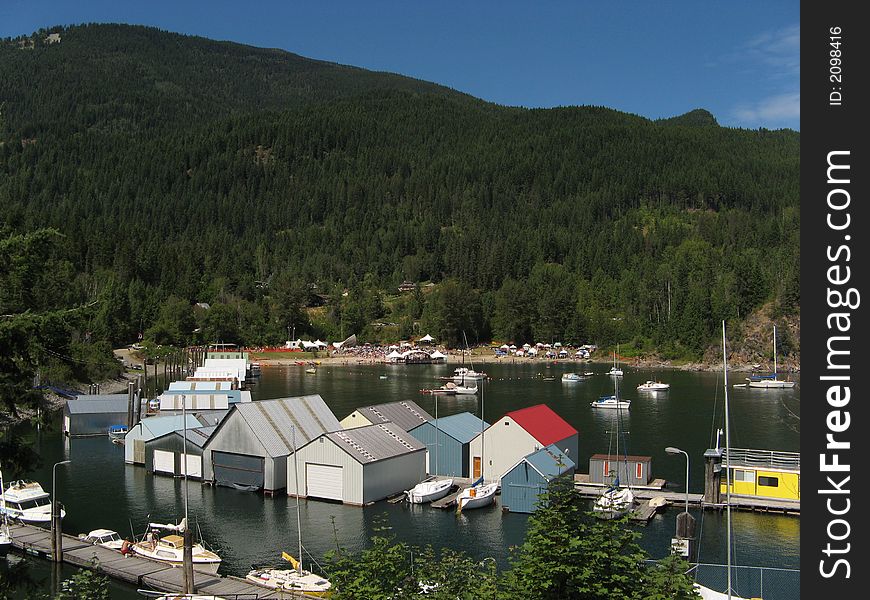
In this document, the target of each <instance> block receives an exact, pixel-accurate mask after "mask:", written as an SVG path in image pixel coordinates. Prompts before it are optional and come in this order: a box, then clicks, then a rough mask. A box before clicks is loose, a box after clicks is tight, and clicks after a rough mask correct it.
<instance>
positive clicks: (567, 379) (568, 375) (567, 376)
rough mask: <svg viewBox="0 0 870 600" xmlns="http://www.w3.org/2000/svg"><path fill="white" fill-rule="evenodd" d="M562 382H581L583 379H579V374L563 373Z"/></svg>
mask: <svg viewBox="0 0 870 600" xmlns="http://www.w3.org/2000/svg"><path fill="white" fill-rule="evenodd" d="M562 381H565V382H570V381H583V377H581V376H580V374H579V373H565V374H564V375H562Z"/></svg>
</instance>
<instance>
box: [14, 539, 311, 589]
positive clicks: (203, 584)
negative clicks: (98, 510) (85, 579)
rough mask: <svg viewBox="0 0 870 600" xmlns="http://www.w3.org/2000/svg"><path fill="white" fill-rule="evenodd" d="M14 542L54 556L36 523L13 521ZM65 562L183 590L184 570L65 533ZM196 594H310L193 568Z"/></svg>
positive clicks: (136, 582) (154, 586)
mask: <svg viewBox="0 0 870 600" xmlns="http://www.w3.org/2000/svg"><path fill="white" fill-rule="evenodd" d="M9 531H10V533H11V534H12V545H13V547H14V548H16V549H17V550H20V551H22V552H25V553H27V554H32V555H35V556H40V557H42V558H47V559H51V532H50V531H49V530H48V529H43V528H42V527H35V526H33V525H25V524H15V525H10V527H9ZM63 562H64V563H66V564H70V565H73V566H76V567H81V568H85V569H93V570H95V571H97V572H99V573H102V574H104V575H107V576H109V577H112V578H113V579H118V580H120V581H123V582H126V583H129V584H131V585H134V586H136V587H137V588H147V589H151V590H155V591H158V592H172V593H177V592H180V591H181V589H182V586H183V577H184V575H183V573H182V569H181V568H179V567H172V566H169V565H166V564H164V563H160V562H157V561H153V560H148V559H147V558H141V557H139V556H135V555H128V556H126V557H125V556H123V555H122V554H121V553H120V552H116V551H114V550H110V549H108V548H104V547H102V546H95V545H93V544H87V543H85V542H83V541H81V540H79V539H78V538H74V537H73V536H71V535H66V534H64V536H63ZM194 580H195V582H196V583H195V585H196V591H197V594H202V595H207V596H212V595H214V596H218V597H223V598H227V599H229V600H259V599H261V598H262V599H269V598H287V599H289V598H311V596H306V595H303V594H299V593H293V592H287V591H279V590H270V589H268V588H265V587H262V586H258V585H255V584H253V583H250V582H248V581H246V580H244V579H242V578H240V577H233V576H222V575H212V574H210V573H203V572H200V571H196V570H195V571H194Z"/></svg>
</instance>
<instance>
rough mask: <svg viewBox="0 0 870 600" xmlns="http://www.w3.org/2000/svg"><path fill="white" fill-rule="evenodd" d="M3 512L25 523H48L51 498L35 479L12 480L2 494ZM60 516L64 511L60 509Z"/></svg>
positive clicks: (63, 514)
mask: <svg viewBox="0 0 870 600" xmlns="http://www.w3.org/2000/svg"><path fill="white" fill-rule="evenodd" d="M2 510H3V514H4V515H6V516H7V517H8V518H11V519H18V520H19V521H23V522H25V523H50V522H51V499H50V498H49V495H48V492H46V491H45V490H43V489H42V486H41V485H39V484H38V483H36V482H35V481H25V480H19V481H13V482H12V483H10V484H9V487H8V488H6V489H5V490H4V491H3V494H2ZM60 514H61V517H63V516H66V511H65V510H64V509H63V508H61V509H60Z"/></svg>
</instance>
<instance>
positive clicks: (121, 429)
mask: <svg viewBox="0 0 870 600" xmlns="http://www.w3.org/2000/svg"><path fill="white" fill-rule="evenodd" d="M107 433H108V434H109V439H110V440H112V443H113V444H120V445H123V444H124V437H125V436H126V435H127V426H126V425H112V426H110V427H109V429H108V430H107Z"/></svg>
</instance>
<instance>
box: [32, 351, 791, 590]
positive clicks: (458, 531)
mask: <svg viewBox="0 0 870 600" xmlns="http://www.w3.org/2000/svg"><path fill="white" fill-rule="evenodd" d="M589 366H590V365H567V364H565V365H552V366H545V365H543V364H541V363H535V364H529V363H522V362H520V363H503V364H490V365H486V366H485V368H484V370H485V371H486V372H487V373H489V375H490V376H491V377H492V378H493V380H492V381H490V382H487V383H486V385H485V392H484V397H483V403H484V416H485V418H486V420H487V421H489V422H492V421H493V420H494V419H497V418H498V417H500V416H501V415H503V414H504V413H505V412H507V411H511V410H515V409H518V408H523V407H526V406H530V405H532V404H537V403H547V404H548V405H549V406H550V407H551V408H553V409H554V410H555V411H556V412H557V413H559V414H560V415H561V416H562V417H563V418H564V419H565V420H567V421H568V422H569V423H570V424H571V425H573V426H574V427H575V428H577V430H578V431H579V432H580V442H579V453H580V456H579V463H580V464H579V465H578V471H580V472H587V471H588V457H589V456H590V455H591V454H594V453H596V452H605V451H607V449H608V445H609V443H610V439H611V436H610V434H609V432H610V431H611V430H612V429H613V428H614V423H613V421H612V418H613V415H612V414H601V413H598V412H595V411H594V410H593V409H592V408H591V407H590V406H589V403H590V402H591V401H592V400H594V399H595V398H597V397H598V396H600V395H602V394H609V393H612V392H613V381H612V379H611V378H610V377H608V376H606V375H605V374H604V373H605V372H606V370H607V368H608V367H609V365H591V370H593V371H596V372H597V373H598V374H597V375H596V376H595V377H592V378H590V379H588V380H586V381H583V382H578V383H571V384H563V383H562V382H561V381H560V380H559V378H560V376H561V374H562V373H564V372H567V371H570V370H586V369H587V367H589ZM452 369H453V367H452V366H446V365H444V366H434V365H414V366H385V365H377V366H376V365H365V366H358V365H348V366H336V367H326V366H323V367H320V368H319V369H318V370H317V373H316V374H315V375H310V374H306V373H304V369H303V368H301V367H296V366H293V367H266V368H264V370H263V376H262V377H261V379H260V381H259V383H258V384H256V386H255V387H254V389H253V396H254V398H255V399H266V398H276V397H281V396H295V395H301V394H312V393H317V394H320V395H321V396H322V397H323V398H324V400H325V401H326V402H327V404H328V405H329V406H330V408H331V409H332V410H333V412H334V413H335V414H336V416H337V417H338V418H339V419H342V418H344V417H345V416H346V415H347V414H349V413H350V412H351V411H353V410H354V409H355V408H357V407H360V406H366V405H370V404H378V403H382V402H392V401H397V400H402V399H413V400H415V401H416V402H418V403H419V404H420V405H421V406H422V407H423V408H424V409H426V410H427V411H429V412H430V413H431V414H434V413H435V411H436V406H435V401H436V398H435V397H433V396H430V395H422V394H420V393H419V390H420V389H421V388H425V387H433V386H435V385H437V383H438V382H437V381H436V379H435V378H436V377H438V376H445V375H448V374H450V373H451V372H452ZM381 375H386V376H387V379H380V376H381ZM545 376H546V377H549V376H554V377H555V378H556V379H555V381H547V380H544V377H545ZM646 379H661V380H664V381H667V382H668V383H670V384H671V389H670V390H669V391H667V392H664V393H657V394H655V395H651V394H647V395H640V394H638V393H637V392H636V390H635V387H636V386H637V385H638V384H639V383H642V382H643V381H645V380H646ZM741 380H742V375H737V374H734V375H732V381H731V383H734V382H738V381H741ZM620 390H621V395H622V396H623V397H624V398H628V399H631V400H632V401H633V402H632V406H631V412H630V415H629V416H628V417H627V418H625V428H626V429H627V430H628V432H629V433H628V435H627V440H628V446H629V447H628V451H629V452H630V453H632V454H644V455H651V456H652V457H653V463H652V470H653V476H654V477H660V478H664V479H667V480H668V481H670V482H674V483H673V484H671V486H672V487H673V488H674V489H677V490H684V489H685V468H686V466H685V460H684V458H683V457H682V456H677V457H672V456H668V455H667V454H665V452H664V448H665V447H666V446H677V447H679V448H682V449H683V450H685V451H687V452H688V453H689V455H690V456H691V461H690V471H691V475H690V490H691V491H692V492H701V491H703V489H702V488H703V458H702V455H703V452H704V450H705V449H707V448H709V447H711V444H712V443H714V442H715V437H714V435H713V434H712V433H711V432H713V431H715V428H716V427H719V426H721V417H718V416H717V417H714V415H721V413H722V401H723V392H722V381H721V375H719V374H716V373H694V372H680V371H669V370H656V371H639V370H634V369H631V368H627V369H626V374H625V377H624V378H623V380H622V382H621V384H620ZM623 390H624V391H623ZM729 399H730V401H731V408H732V419H731V432H732V446H734V447H747V448H764V449H775V450H785V451H798V450H799V439H800V435H799V422H798V420H797V419H796V417H795V415H797V414H799V404H800V390H799V388H796V389H794V390H784V391H766V390H745V389H732V390H730V393H729ZM437 401H438V406H437V410H438V415H439V416H447V415H449V414H454V413H457V412H463V411H470V412H473V413H476V414H478V415H479V414H480V402H481V401H480V399H478V398H475V397H463V398H456V397H454V398H449V397H447V398H445V397H442V398H438V399H437ZM606 412H608V413H609V412H610V411H606ZM33 437H34V441H35V442H36V444H37V445H38V447H39V449H40V453H41V456H42V458H43V461H44V464H43V466H42V467H41V468H40V469H39V470H38V471H37V472H35V473H33V474H32V477H33V478H34V479H36V480H38V481H40V482H41V483H42V484H43V486H44V487H45V488H46V489H48V488H49V487H50V485H51V466H52V465H53V464H54V463H55V462H57V461H59V460H64V459H67V458H68V459H70V460H72V464H70V465H63V466H60V467H58V469H57V485H58V490H57V494H58V498H60V499H61V500H62V502H63V503H64V504H65V505H66V509H67V517H66V519H65V520H64V530H65V531H66V532H67V533H72V534H77V533H81V532H85V531H89V530H91V529H96V528H99V527H106V528H111V529H115V530H117V531H119V532H121V533H122V534H129V533H130V532H131V531H134V532H135V533H137V534H141V533H142V531H143V528H144V526H145V524H146V522H147V521H148V520H149V519H150V520H152V521H170V520H174V519H176V518H180V515H181V514H182V513H183V500H182V481H180V480H175V479H172V478H168V477H160V476H151V475H147V474H146V473H145V470H144V468H142V467H133V466H129V465H125V464H124V460H123V448H122V447H120V446H115V445H113V444H111V443H110V442H109V440H108V439H104V438H86V439H75V440H71V441H70V440H63V439H62V437H61V435H60V433H59V431H58V428H55V429H54V430H52V431H49V432H39V433H33ZM189 492H190V514H191V518H192V519H193V520H194V521H195V522H196V523H197V524H198V526H199V527H200V529H201V531H202V535H203V537H204V539H205V540H206V541H207V542H208V543H209V544H210V545H211V546H213V547H214V549H216V550H217V551H218V552H219V553H220V554H221V556H222V557H223V559H224V563H223V565H222V572H224V573H227V574H235V575H244V574H245V573H246V572H247V571H248V569H249V568H250V566H251V565H252V564H262V563H274V562H276V561H277V560H278V559H279V557H280V554H281V551H282V550H286V551H289V552H294V548H295V547H296V514H295V510H294V508H295V500H293V499H289V498H287V497H286V496H278V497H274V498H268V497H263V496H262V495H259V494H251V493H246V492H240V491H236V490H232V489H226V488H212V487H208V486H202V485H200V484H199V483H193V482H191V484H190V487H189ZM678 512H679V511H678V510H675V509H670V510H668V511H666V512H665V513H664V514H660V515H657V516H656V517H655V518H654V519H653V520H652V521H651V522H650V524H649V525H648V526H646V527H643V526H640V527H639V529H638V530H639V531H641V532H642V534H643V537H642V539H641V544H642V545H643V546H644V548H645V549H646V550H647V551H648V552H649V553H650V554H651V556H653V557H661V556H663V555H665V554H666V553H667V550H668V546H669V542H670V538H671V536H672V535H673V532H674V524H675V519H676V515H677V513H678ZM301 514H302V533H303V542H304V545H305V547H306V549H307V551H308V552H310V553H311V554H312V555H313V556H314V557H315V558H316V559H318V560H322V557H323V555H324V553H325V552H327V551H329V550H331V549H335V548H336V547H337V546H341V547H342V548H345V549H348V550H351V551H356V550H360V549H362V548H364V547H365V546H366V544H367V541H368V539H369V537H370V536H372V535H375V534H391V535H394V536H396V538H397V539H399V540H401V541H406V542H409V543H412V544H416V545H425V544H432V545H434V546H442V545H443V546H449V547H453V548H456V549H461V550H464V551H465V552H467V553H468V554H470V555H471V556H474V557H478V558H484V557H487V556H492V557H494V558H495V559H496V560H497V561H498V562H499V563H500V565H502V566H506V565H507V564H508V555H509V548H510V547H511V546H516V545H519V544H520V543H522V540H523V536H524V534H525V530H526V523H527V516H526V515H520V514H512V513H502V511H501V510H500V509H498V508H497V507H491V508H485V509H480V510H475V511H470V512H468V513H466V514H462V515H456V514H455V513H454V512H453V511H450V510H438V509H432V508H430V507H428V506H407V505H404V504H396V505H391V504H387V503H386V502H379V503H377V504H375V505H374V506H371V507H367V508H358V507H345V506H342V505H338V504H330V503H325V502H318V501H310V502H308V501H305V500H303V501H302V504H301ZM696 518H698V519H699V522H698V525H699V526H700V527H701V528H702V541H701V550H700V553H701V556H700V558H701V561H702V562H711V563H721V562H724V554H725V552H724V516H722V515H719V514H714V513H707V514H705V515H703V519H702V518H701V515H700V514H699V513H696ZM733 521H734V529H735V537H736V547H737V552H738V560H739V562H740V563H741V564H752V565H761V566H774V567H786V568H798V567H799V565H800V563H799V538H800V521H799V519H797V518H795V517H785V516H775V515H761V514H751V513H735V514H734V517H733ZM294 553H295V552H294ZM118 589H122V588H118ZM767 596H768V594H766V597H767ZM113 597H123V594H122V593H121V592H120V591H116V593H115V594H113Z"/></svg>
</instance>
